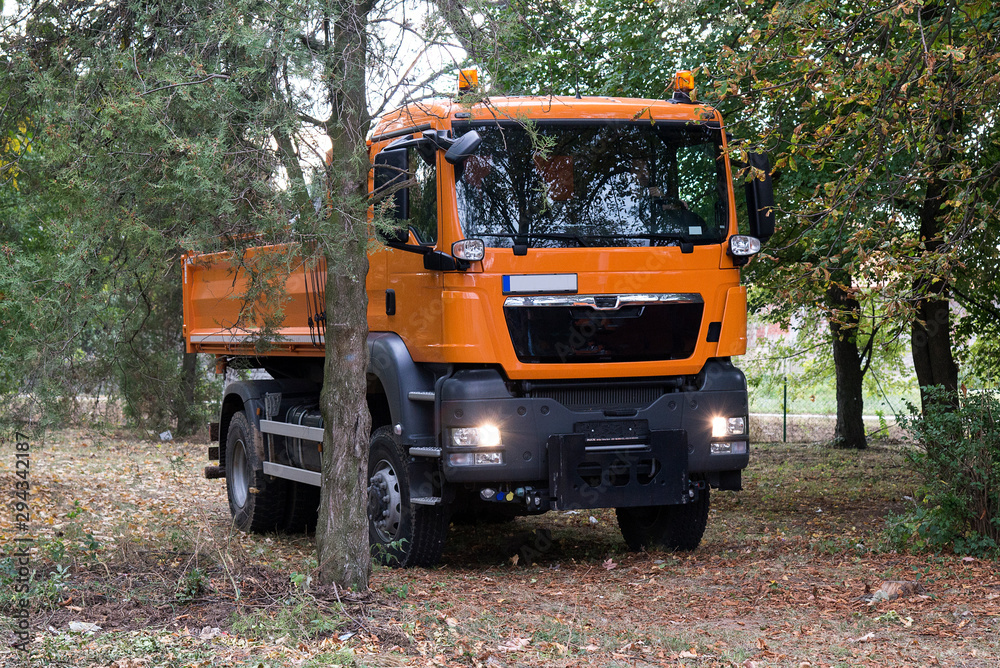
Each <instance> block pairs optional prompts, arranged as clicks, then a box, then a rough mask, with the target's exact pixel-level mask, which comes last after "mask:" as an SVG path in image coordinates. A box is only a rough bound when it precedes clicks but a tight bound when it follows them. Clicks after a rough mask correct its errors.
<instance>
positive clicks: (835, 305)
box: [826, 275, 868, 450]
mask: <svg viewBox="0 0 1000 668" xmlns="http://www.w3.org/2000/svg"><path fill="white" fill-rule="evenodd" d="M845 282H846V283H847V285H848V286H849V285H850V282H851V277H850V275H846V277H845ZM826 296H827V303H828V304H829V306H830V332H831V333H832V335H833V365H834V368H835V369H836V375H837V426H836V428H835V430H834V443H835V444H836V445H837V446H838V447H841V448H853V449H856V450H863V449H864V448H867V447H868V440H867V438H866V437H865V421H864V407H865V402H864V397H863V391H864V390H863V385H862V381H863V380H864V371H863V369H862V368H861V354H860V353H859V352H858V312H859V310H860V305H859V304H858V301H857V299H855V298H854V296H853V295H851V294H850V293H849V292H848V291H847V290H846V289H845V288H844V286H843V285H841V284H839V283H831V284H830V287H829V289H828V290H827V293H826Z"/></svg>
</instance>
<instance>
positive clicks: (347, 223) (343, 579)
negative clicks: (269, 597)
mask: <svg viewBox="0 0 1000 668" xmlns="http://www.w3.org/2000/svg"><path fill="white" fill-rule="evenodd" d="M369 9H370V5H369V4H368V3H354V2H350V1H347V2H339V3H338V2H334V3H331V7H330V11H329V15H330V16H331V17H335V19H332V29H333V41H332V44H331V45H329V46H330V47H331V48H329V51H328V61H327V72H326V75H327V77H328V79H327V83H328V85H329V86H330V100H331V103H332V108H333V112H332V116H331V119H330V121H329V122H328V124H327V133H328V135H329V137H330V140H331V142H332V149H331V163H330V166H329V171H328V176H329V183H330V195H331V201H330V206H329V212H330V218H329V221H328V224H329V226H328V232H329V234H330V235H331V239H335V240H336V242H335V243H331V242H329V241H328V242H327V251H326V260H327V280H326V313H327V314H328V320H327V325H326V361H325V368H324V376H323V390H322V393H321V395H320V410H321V411H322V413H323V420H324V423H325V426H326V434H325V437H324V440H323V488H322V493H321V497H320V507H319V522H318V525H317V530H316V543H317V550H318V557H319V565H320V579H321V580H322V581H323V582H326V583H329V582H334V583H337V584H339V585H341V586H344V587H348V588H351V589H355V590H367V588H368V576H369V574H370V571H371V557H370V552H369V546H368V514H367V496H368V442H369V438H370V435H371V416H370V415H369V413H368V404H367V400H366V391H367V380H366V372H367V367H368V345H367V337H368V320H367V310H368V297H367V293H366V292H365V278H366V276H367V274H368V256H367V246H368V219H367V207H368V205H367V198H366V196H367V191H368V158H367V153H365V135H366V133H367V130H368V121H369V119H368V112H367V106H366V105H367V100H366V96H365V74H366V73H365V64H366V52H367V47H368V45H367V39H366V35H367V19H368V11H369Z"/></svg>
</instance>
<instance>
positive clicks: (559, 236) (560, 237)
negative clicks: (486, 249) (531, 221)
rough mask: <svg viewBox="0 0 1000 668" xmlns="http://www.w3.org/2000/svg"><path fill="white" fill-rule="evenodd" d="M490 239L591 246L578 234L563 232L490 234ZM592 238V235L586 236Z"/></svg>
mask: <svg viewBox="0 0 1000 668" xmlns="http://www.w3.org/2000/svg"><path fill="white" fill-rule="evenodd" d="M487 236H491V237H510V238H512V239H514V240H515V241H517V240H519V239H525V240H527V239H546V240H556V241H575V242H576V243H578V244H580V245H581V246H583V247H589V246H590V245H591V244H589V243H587V241H586V237H583V236H581V235H579V234H568V233H565V232H548V233H537V232H527V233H525V234H514V233H510V232H491V233H490V234H489V235H487ZM588 236H594V235H588Z"/></svg>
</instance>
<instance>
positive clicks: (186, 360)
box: [177, 342, 198, 436]
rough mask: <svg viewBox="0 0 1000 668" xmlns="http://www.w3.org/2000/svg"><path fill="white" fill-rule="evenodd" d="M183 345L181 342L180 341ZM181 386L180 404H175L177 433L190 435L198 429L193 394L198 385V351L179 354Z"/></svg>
mask: <svg viewBox="0 0 1000 668" xmlns="http://www.w3.org/2000/svg"><path fill="white" fill-rule="evenodd" d="M181 345H182V346H183V345H184V344H183V342H182V343H181ZM180 380H181V387H180V393H179V397H178V399H179V401H180V405H179V406H177V435H178V436H190V435H191V434H193V433H195V432H196V431H198V424H197V416H198V411H197V410H195V405H194V395H195V388H196V387H197V386H198V353H187V352H185V353H182V355H181V379H180Z"/></svg>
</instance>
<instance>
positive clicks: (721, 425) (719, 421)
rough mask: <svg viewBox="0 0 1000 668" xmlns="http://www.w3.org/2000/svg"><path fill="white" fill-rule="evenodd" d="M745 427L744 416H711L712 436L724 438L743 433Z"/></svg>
mask: <svg viewBox="0 0 1000 668" xmlns="http://www.w3.org/2000/svg"><path fill="white" fill-rule="evenodd" d="M746 429H747V421H746V418H742V417H731V418H725V417H716V418H712V438H725V437H726V436H735V435H739V434H745V433H746Z"/></svg>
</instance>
